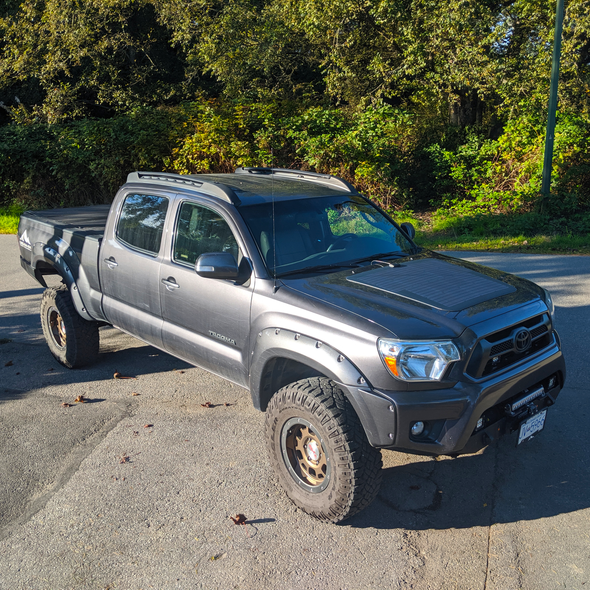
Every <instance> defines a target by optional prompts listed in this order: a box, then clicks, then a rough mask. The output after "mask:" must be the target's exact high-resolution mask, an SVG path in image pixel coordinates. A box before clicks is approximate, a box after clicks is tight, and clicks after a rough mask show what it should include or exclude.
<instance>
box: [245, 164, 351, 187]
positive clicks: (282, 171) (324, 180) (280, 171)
mask: <svg viewBox="0 0 590 590" xmlns="http://www.w3.org/2000/svg"><path fill="white" fill-rule="evenodd" d="M235 173H236V174H268V175H270V174H272V175H276V176H287V177H289V176H295V177H297V178H299V179H300V180H307V181H308V182H314V183H316V184H323V185H325V186H330V187H332V188H335V189H340V190H345V191H347V192H349V193H357V192H358V191H357V190H356V188H355V187H354V186H353V185H352V184H350V183H349V182H347V181H346V180H343V179H342V178H338V177H337V176H330V175H329V174H319V173H317V172H304V171H302V170H291V169H289V168H264V167H252V168H237V169H236V171H235Z"/></svg>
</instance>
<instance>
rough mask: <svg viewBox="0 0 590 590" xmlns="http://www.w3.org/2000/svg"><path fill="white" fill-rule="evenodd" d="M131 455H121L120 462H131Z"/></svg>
mask: <svg viewBox="0 0 590 590" xmlns="http://www.w3.org/2000/svg"><path fill="white" fill-rule="evenodd" d="M129 460H130V457H128V456H127V455H121V457H119V463H129Z"/></svg>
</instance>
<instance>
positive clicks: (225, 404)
mask: <svg viewBox="0 0 590 590" xmlns="http://www.w3.org/2000/svg"><path fill="white" fill-rule="evenodd" d="M223 405H224V406H235V404H230V403H229V402H225V403H224V404H223Z"/></svg>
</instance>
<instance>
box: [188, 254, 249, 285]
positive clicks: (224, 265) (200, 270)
mask: <svg viewBox="0 0 590 590" xmlns="http://www.w3.org/2000/svg"><path fill="white" fill-rule="evenodd" d="M195 271H196V273H197V274H198V275H199V276H200V277H203V278H205V279H231V280H234V281H235V280H237V278H238V274H239V270H238V264H237V263H236V259H235V258H234V257H233V254H230V253H229V252H207V253H206V254H201V255H200V256H199V257H198V258H197V262H196V263H195Z"/></svg>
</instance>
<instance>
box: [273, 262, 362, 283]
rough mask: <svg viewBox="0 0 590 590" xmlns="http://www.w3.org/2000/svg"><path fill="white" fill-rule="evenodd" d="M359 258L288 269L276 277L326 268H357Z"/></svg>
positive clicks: (324, 269) (321, 270) (319, 270)
mask: <svg viewBox="0 0 590 590" xmlns="http://www.w3.org/2000/svg"><path fill="white" fill-rule="evenodd" d="M357 262H358V261H357V260H354V261H353V262H343V263H341V264H322V265H320V266H305V267H303V268H296V269H293V270H287V271H285V272H282V273H280V274H277V276H276V278H277V279H281V278H283V277H288V276H290V275H298V274H303V273H314V272H323V271H326V270H337V269H339V268H356V267H357V266H358V264H357Z"/></svg>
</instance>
